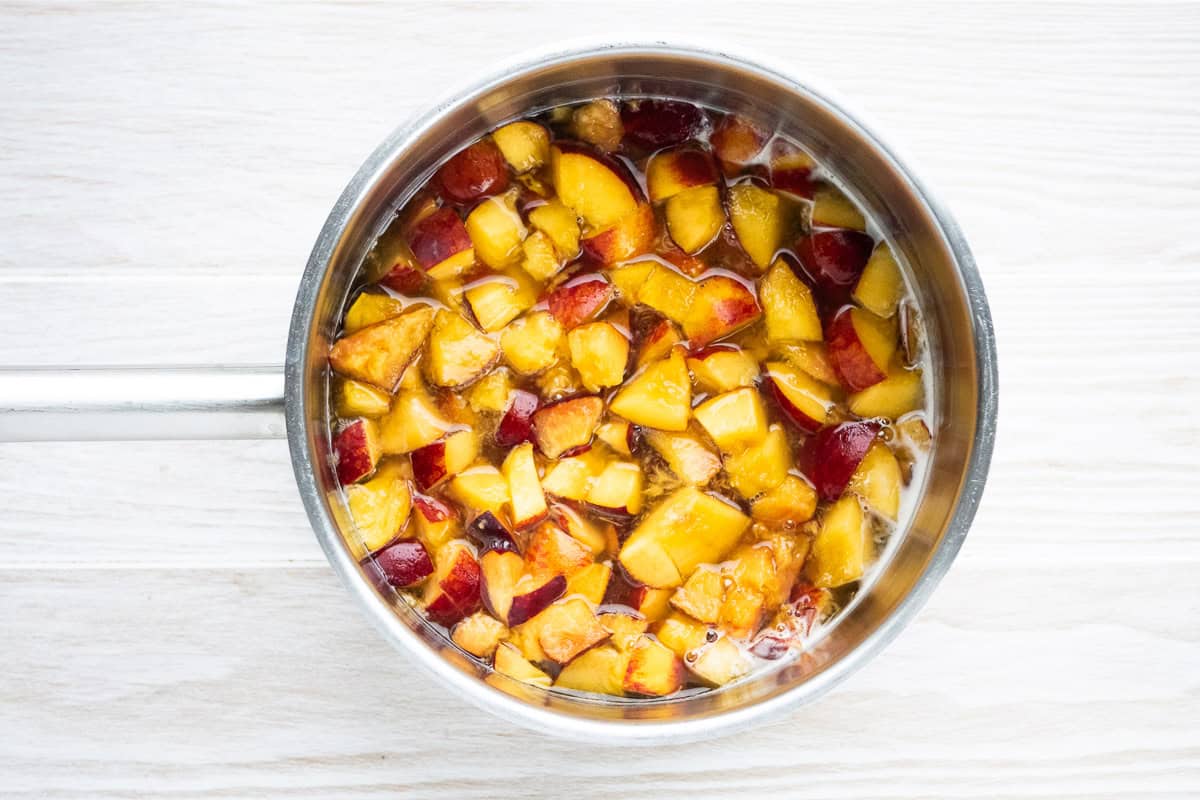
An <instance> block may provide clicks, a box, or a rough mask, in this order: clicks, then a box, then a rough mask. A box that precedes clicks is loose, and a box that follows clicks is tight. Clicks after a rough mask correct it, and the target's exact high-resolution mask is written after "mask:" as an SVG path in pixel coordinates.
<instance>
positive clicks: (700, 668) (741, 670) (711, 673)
mask: <svg viewBox="0 0 1200 800" xmlns="http://www.w3.org/2000/svg"><path fill="white" fill-rule="evenodd" d="M688 669H690V670H691V671H692V673H693V674H694V675H695V676H696V677H698V678H700V679H701V680H703V681H705V682H706V683H709V684H712V685H713V686H724V685H725V684H727V683H730V682H731V681H734V680H737V679H738V678H740V677H742V676H743V675H745V674H746V673H748V672H749V671H750V660H749V659H748V658H747V657H746V656H745V655H744V654H743V653H742V651H741V650H739V649H738V646H737V645H736V644H734V643H733V641H732V640H731V639H729V638H728V637H724V636H722V637H721V638H720V639H717V640H716V641H715V642H713V643H712V644H710V645H707V646H706V647H704V649H702V650H701V651H700V652H699V653H697V655H696V660H695V661H693V662H692V663H690V664H689V665H688Z"/></svg>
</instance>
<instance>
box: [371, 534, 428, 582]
mask: <svg viewBox="0 0 1200 800" xmlns="http://www.w3.org/2000/svg"><path fill="white" fill-rule="evenodd" d="M374 559H375V565H376V566H377V567H379V571H380V572H382V573H383V577H384V578H385V579H386V580H387V582H388V583H390V584H391V585H392V586H395V587H396V588H398V589H403V588H407V587H411V586H415V585H417V584H418V583H420V582H421V581H423V580H425V579H426V578H427V577H429V576H430V575H432V574H433V559H431V558H430V557H429V551H427V550H426V549H425V545H423V544H421V543H420V542H419V541H417V540H416V539H401V540H400V541H398V542H394V543H393V544H390V545H388V546H387V547H385V548H383V549H382V550H380V551H379V552H377V553H375V555H374Z"/></svg>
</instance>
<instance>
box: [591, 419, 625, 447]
mask: <svg viewBox="0 0 1200 800" xmlns="http://www.w3.org/2000/svg"><path fill="white" fill-rule="evenodd" d="M631 427H632V426H631V425H630V424H629V423H628V422H626V421H625V420H623V419H610V420H609V421H608V422H604V423H601V425H600V427H599V428H597V429H596V438H597V439H599V440H600V441H602V442H604V443H605V444H606V445H608V446H609V447H610V448H612V450H613V452H615V453H617V454H618V455H622V456H631V455H633V453H632V451H631V450H630V448H629V442H630V436H631V435H632V431H631V430H630V429H631Z"/></svg>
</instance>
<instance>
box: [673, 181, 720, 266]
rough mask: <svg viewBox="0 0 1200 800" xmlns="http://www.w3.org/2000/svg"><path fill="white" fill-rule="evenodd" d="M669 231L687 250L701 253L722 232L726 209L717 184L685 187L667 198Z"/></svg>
mask: <svg viewBox="0 0 1200 800" xmlns="http://www.w3.org/2000/svg"><path fill="white" fill-rule="evenodd" d="M666 216H667V231H668V232H669V233H670V234H671V239H672V240H674V242H675V244H677V245H679V248H680V249H681V250H683V252H685V253H689V254H691V253H699V252H700V251H701V250H703V249H704V248H705V247H707V246H708V243H709V242H711V241H712V240H713V239H715V238H716V236H717V234H718V233H720V232H721V226H723V225H724V224H725V209H724V207H723V206H722V205H721V193H720V192H719V191H718V190H717V187H715V186H702V187H699V188H697V189H685V190H684V191H682V192H680V193H679V194H676V195H673V196H672V197H671V199H670V200H668V201H667V210H666Z"/></svg>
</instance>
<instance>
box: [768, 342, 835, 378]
mask: <svg viewBox="0 0 1200 800" xmlns="http://www.w3.org/2000/svg"><path fill="white" fill-rule="evenodd" d="M776 350H777V352H778V353H779V355H780V357H781V358H782V359H783V360H784V361H786V362H787V363H788V364H791V365H792V366H793V367H795V368H796V369H798V370H800V371H801V372H804V373H805V374H807V375H810V376H811V377H813V378H816V379H817V380H818V381H820V382H821V383H824V384H828V385H829V386H837V385H838V377H837V373H836V372H834V371H833V364H831V363H830V362H829V350H828V348H826V346H825V343H824V342H783V343H780V344H778V345H776Z"/></svg>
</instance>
